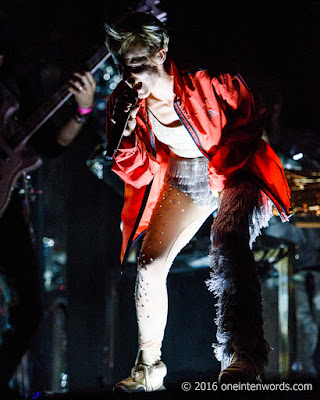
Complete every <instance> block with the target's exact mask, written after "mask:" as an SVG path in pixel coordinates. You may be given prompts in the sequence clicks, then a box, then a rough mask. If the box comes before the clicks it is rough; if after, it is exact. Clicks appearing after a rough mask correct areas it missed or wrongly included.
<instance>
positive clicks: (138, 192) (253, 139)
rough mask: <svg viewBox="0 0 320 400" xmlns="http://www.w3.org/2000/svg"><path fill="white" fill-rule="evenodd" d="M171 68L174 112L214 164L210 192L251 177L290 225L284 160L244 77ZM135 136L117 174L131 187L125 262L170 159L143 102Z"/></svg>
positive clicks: (127, 141)
mask: <svg viewBox="0 0 320 400" xmlns="http://www.w3.org/2000/svg"><path fill="white" fill-rule="evenodd" d="M171 67H172V70H173V73H174V92H175V100H174V108H175V111H176V112H177V114H178V116H179V118H180V120H181V122H182V123H183V125H184V126H185V127H186V128H187V130H188V132H189V134H190V135H191V136H192V138H193V140H194V142H195V143H196V145H197V146H198V147H199V149H200V150H201V151H202V153H203V154H204V155H205V156H206V157H207V158H208V159H209V178H210V186H211V187H212V188H213V189H214V190H217V191H221V190H223V188H224V187H225V183H226V181H227V179H228V178H229V177H230V176H232V175H233V174H235V173H237V172H239V171H243V172H246V173H247V174H250V176H251V177H252V179H253V180H255V181H256V182H257V184H258V185H259V186H260V188H261V189H262V190H263V191H264V192H265V193H266V194H267V195H268V196H269V198H270V199H271V200H272V201H273V203H274V205H275V207H276V208H277V210H278V212H279V214H280V216H281V218H282V220H283V221H287V220H288V214H289V207H290V201H289V198H290V189H289V187H288V184H287V181H286V178H285V174H284V171H283V167H282V164H281V161H280V159H279V158H278V156H277V155H276V154H275V152H274V151H273V150H272V149H271V147H270V146H269V145H268V144H267V143H266V142H265V141H264V140H263V139H261V135H262V129H263V127H262V124H261V114H262V112H261V111H259V110H256V109H255V103H254V99H253V96H252V93H251V91H250V89H249V88H248V87H247V85H246V83H245V82H244V80H243V79H242V77H241V76H240V75H235V76H233V75H230V74H220V75H219V76H211V75H210V73H209V72H208V71H207V70H197V71H196V72H191V73H185V74H180V73H179V72H178V70H177V68H176V66H175V65H174V63H173V62H171ZM121 86H122V84H121V83H120V84H119V85H118V87H117V88H116V90H115V91H114V93H113V94H112V96H111V97H110V99H109V101H108V105H107V121H108V123H107V136H108V137H110V135H112V124H111V123H110V114H111V110H112V109H113V102H114V98H115V96H116V92H117V90H121ZM134 133H135V134H131V135H130V136H129V137H125V138H123V140H122V142H121V148H120V149H118V151H117V153H116V155H115V157H114V161H115V162H114V165H113V168H112V169H113V171H114V172H115V173H116V174H118V175H119V176H120V177H121V178H122V179H123V181H124V182H125V199H124V207H123V210H122V222H123V242H122V253H121V259H123V257H124V254H125V250H126V248H127V246H128V243H129V245H130V244H131V241H132V240H134V239H136V238H137V237H138V236H139V235H140V234H141V233H142V232H144V231H145V229H146V228H147V226H148V224H149V221H150V217H151V214H152V210H153V208H154V206H155V203H156V201H157V199H158V196H159V192H160V189H161V186H162V184H163V180H164V176H165V172H166V167H167V162H168V156H169V148H168V146H167V145H165V144H163V143H161V142H159V141H158V140H157V138H156V137H155V135H154V133H153V132H152V126H151V123H150V121H149V119H148V116H147V113H146V108H145V100H142V101H141V107H140V110H139V112H138V115H137V125H136V128H135V132H134ZM149 184H150V186H151V188H150V186H149V187H148V185H149ZM147 187H148V189H147ZM146 190H147V191H146ZM144 195H145V196H144ZM137 218H138V219H137ZM130 236H131V237H130Z"/></svg>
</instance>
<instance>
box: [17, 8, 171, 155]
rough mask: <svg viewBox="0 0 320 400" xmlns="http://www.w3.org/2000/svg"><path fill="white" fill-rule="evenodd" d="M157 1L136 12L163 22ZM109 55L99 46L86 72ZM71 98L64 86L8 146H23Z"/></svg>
mask: <svg viewBox="0 0 320 400" xmlns="http://www.w3.org/2000/svg"><path fill="white" fill-rule="evenodd" d="M158 3H159V1H157V0H145V1H144V4H143V5H141V6H140V7H139V8H137V9H136V11H140V12H150V11H151V12H152V14H153V15H154V16H155V17H157V18H158V19H159V20H160V21H162V22H165V21H166V18H167V13H166V12H162V11H161V10H159V9H158V8H157V6H156V4H158ZM109 57H111V53H110V52H109V51H108V50H107V47H106V46H105V45H104V46H101V47H100V48H99V49H98V50H97V52H96V53H95V54H94V55H93V56H92V57H91V58H90V60H89V61H88V62H87V70H88V71H90V72H91V73H92V74H93V73H94V72H95V71H96V70H97V69H98V68H99V67H100V66H101V64H103V63H104V62H105V61H106V60H107V59H108V58H109ZM71 96H72V94H71V93H70V92H69V90H68V85H67V84H65V85H64V86H63V87H62V88H61V89H59V90H58V91H57V92H56V93H55V94H54V95H53V96H52V97H51V98H50V99H49V100H48V101H47V102H46V103H45V104H44V105H43V106H42V107H40V108H39V109H38V111H36V112H35V114H33V116H31V117H30V118H28V119H27V121H26V122H25V124H24V127H23V128H21V129H20V130H19V131H18V132H16V134H15V135H14V137H13V138H12V139H11V140H10V145H11V146H12V147H13V148H14V149H15V148H17V147H19V146H21V145H22V146H24V145H25V144H26V143H27V141H28V140H29V139H30V138H31V136H32V135H33V134H34V133H35V132H36V131H37V130H38V129H39V128H40V127H41V126H42V125H43V124H44V123H45V122H46V121H47V120H48V119H49V118H50V117H51V116H52V115H53V114H54V113H55V112H56V111H57V110H58V109H59V108H60V107H61V106H62V105H63V104H64V103H65V102H66V101H67V100H68V99H69V98H70V97H71Z"/></svg>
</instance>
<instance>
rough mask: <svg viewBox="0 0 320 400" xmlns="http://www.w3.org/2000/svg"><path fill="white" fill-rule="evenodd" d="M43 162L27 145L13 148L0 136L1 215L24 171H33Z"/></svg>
mask: <svg viewBox="0 0 320 400" xmlns="http://www.w3.org/2000/svg"><path fill="white" fill-rule="evenodd" d="M41 164H42V160H41V158H40V157H39V156H38V155H36V154H35V153H33V152H31V150H29V149H27V148H26V147H25V146H20V147H18V148H16V149H14V150H13V149H12V148H11V147H10V146H9V145H8V144H7V143H6V142H5V141H4V140H3V138H2V137H0V188H1V191H0V217H1V216H2V214H3V212H4V210H5V209H6V207H7V205H8V203H9V201H10V196H11V192H12V189H13V188H14V186H15V184H16V182H17V180H18V179H19V177H20V176H21V175H22V174H23V172H26V171H31V170H34V169H36V168H38V167H39V166H40V165H41Z"/></svg>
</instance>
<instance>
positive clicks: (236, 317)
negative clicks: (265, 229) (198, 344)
mask: <svg viewBox="0 0 320 400" xmlns="http://www.w3.org/2000/svg"><path fill="white" fill-rule="evenodd" d="M259 204H261V194H260V192H259V189H257V188H256V186H254V185H253V184H251V183H247V182H243V183H242V184H240V185H237V186H236V187H231V188H228V189H226V190H225V192H224V193H223V197H222V201H221V206H220V209H219V213H218V215H217V217H216V219H215V221H214V223H213V225H212V231H211V240H212V245H211V249H210V257H211V268H212V272H211V273H210V279H209V280H208V281H207V282H206V283H207V285H208V288H209V290H210V291H212V292H213V293H214V295H215V296H216V298H217V304H216V307H217V313H216V320H215V322H216V325H217V340H218V343H217V344H215V345H214V348H215V355H216V357H217V359H218V360H219V361H221V373H220V375H219V380H220V381H221V382H231V381H234V382H241V381H257V380H259V378H257V377H258V376H260V375H263V372H264V366H265V365H266V364H267V358H268V352H269V346H268V344H267V342H266V341H265V339H264V332H263V328H262V325H263V320H262V301H261V286H260V280H259V276H258V274H257V270H256V263H255V260H254V257H253V252H252V250H251V242H252V232H253V231H257V229H258V230H259V226H258V228H257V229H253V228H254V227H253V228H252V227H251V221H252V220H253V219H254V218H253V215H254V214H255V212H256V213H257V209H259ZM253 223H254V222H253V221H252V224H253ZM260 227H261V226H260Z"/></svg>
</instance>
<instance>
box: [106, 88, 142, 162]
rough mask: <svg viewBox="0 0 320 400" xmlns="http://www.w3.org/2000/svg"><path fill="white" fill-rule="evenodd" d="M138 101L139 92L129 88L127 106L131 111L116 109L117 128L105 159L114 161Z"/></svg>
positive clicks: (114, 129)
mask: <svg viewBox="0 0 320 400" xmlns="http://www.w3.org/2000/svg"><path fill="white" fill-rule="evenodd" d="M137 101H138V92H137V91H136V90H135V89H131V88H128V90H126V104H131V106H130V109H129V111H124V109H121V107H116V108H115V113H114V115H113V119H114V120H115V122H116V123H115V126H114V128H113V129H112V135H111V137H110V139H109V141H108V144H107V149H106V151H105V158H106V159H107V160H108V161H110V160H112V159H113V155H114V153H115V152H116V151H117V150H118V148H119V146H120V143H121V140H122V136H123V131H124V129H125V127H126V125H127V123H128V120H129V118H130V113H131V111H132V109H133V108H134V106H135V105H136V104H137ZM119 108H120V109H119Z"/></svg>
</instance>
